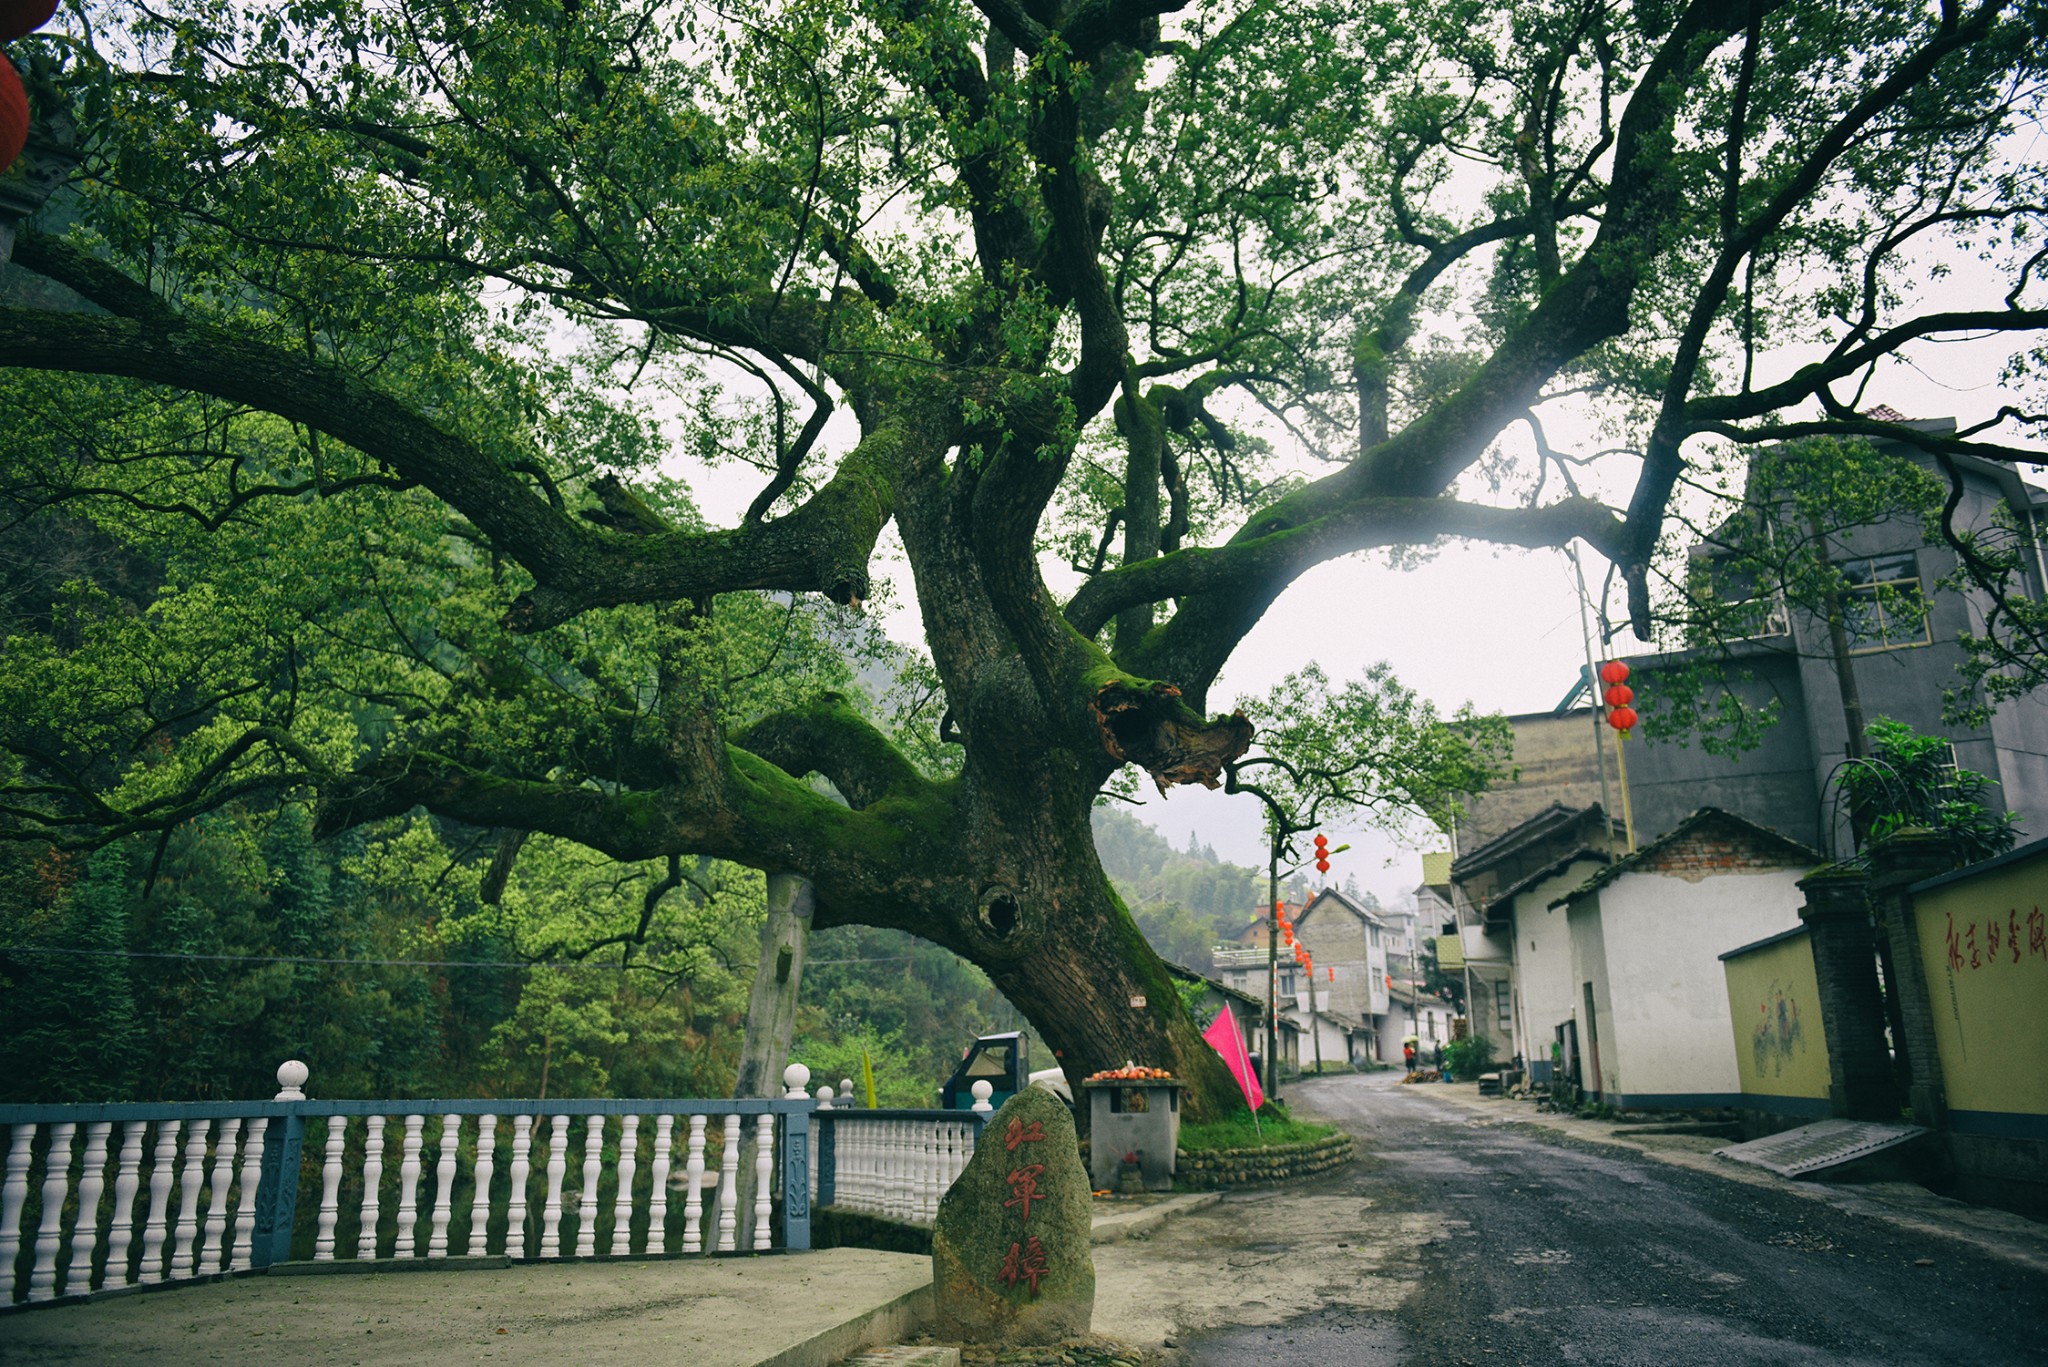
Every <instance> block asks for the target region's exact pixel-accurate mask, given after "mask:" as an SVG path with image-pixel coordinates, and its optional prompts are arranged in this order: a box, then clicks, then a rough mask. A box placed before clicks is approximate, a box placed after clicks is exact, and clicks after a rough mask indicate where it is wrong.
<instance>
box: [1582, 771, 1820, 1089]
mask: <svg viewBox="0 0 2048 1367" xmlns="http://www.w3.org/2000/svg"><path fill="white" fill-rule="evenodd" d="M1823 862H1825V861H1824V860H1823V859H1822V858H1821V856H1820V854H1819V853H1818V852H1816V851H1815V850H1813V849H1810V848H1809V847H1807V846H1805V845H1802V844H1800V843H1799V842H1797V841H1794V840H1788V839H1786V838H1785V837H1784V836H1782V835H1779V834H1778V833H1777V832H1776V831H1773V830H1770V829H1769V828H1767V827H1764V826H1759V825H1757V824H1756V823H1754V822H1751V821H1745V820H1744V819H1742V818H1741V817H1738V816H1734V815H1732V814H1730V813H1728V812H1724V811H1722V810H1720V809H1719V808H1715V807H1703V808H1701V809H1700V810H1699V811H1696V812H1694V813H1693V814H1692V815H1691V816H1689V817H1687V818H1686V819H1685V820H1684V821H1681V822H1679V823H1678V825H1677V826H1675V827H1674V828H1673V829H1672V830H1670V831H1669V832H1667V833H1665V834H1664V835H1662V836H1660V837H1658V838H1657V839H1656V840H1653V841H1651V842H1650V843H1649V844H1648V845H1645V846H1643V847H1642V848H1641V849H1639V850H1637V851H1636V852H1635V853H1634V854H1632V855H1629V856H1627V857H1626V858H1622V859H1618V860H1616V861H1615V862H1614V863H1612V864H1609V865H1607V866H1606V867H1605V868H1602V869H1601V870H1599V871H1598V872H1597V873H1595V874H1594V875H1593V876H1592V877H1590V878H1588V879H1587V880H1586V881H1585V882H1583V883H1581V884H1580V885H1579V886H1577V887H1576V888H1573V889H1572V890H1570V891H1569V892H1566V893H1564V894H1563V895H1562V896H1560V897H1558V898H1557V899H1556V900H1555V901H1554V902H1552V903H1551V904H1550V905H1551V906H1552V907H1553V908H1559V909H1563V910H1564V911H1565V913H1566V916H1567V919H1568V925H1569V938H1570V944H1571V963H1572V981H1573V982H1574V984H1575V985H1576V989H1577V998H1578V999H1577V1002H1576V1012H1575V1026H1576V1029H1577V1036H1578V1048H1579V1050H1580V1051H1582V1054H1583V1058H1584V1066H1583V1069H1582V1074H1581V1085H1582V1087H1583V1088H1584V1090H1585V1091H1587V1092H1588V1093H1591V1094H1594V1095H1596V1096H1597V1097H1598V1098H1599V1099H1600V1100H1602V1101H1605V1102H1607V1103H1608V1104H1610V1105H1613V1106H1618V1107H1627V1108H1631V1109H1638V1110H1641V1109H1660V1108H1661V1109H1688V1108H1694V1107H1710V1106H1735V1105H1738V1104H1740V1097H1741V1092H1742V1085H1741V1081H1740V1078H1739V1077H1738V1074H1737V1069H1736V1061H1735V1048H1734V1044H1733V1034H1732V1028H1733V1027H1732V1023H1731V1021H1730V1019H1729V1006H1728V987H1727V981H1726V976H1725V974H1724V972H1723V969H1722V966H1721V958H1720V956H1721V955H1722V954H1723V953H1724V952H1726V951H1727V950H1729V949H1732V948H1735V947H1736V946H1739V945H1746V944H1751V943H1753V942H1755V941H1758V940H1762V939H1765V938H1767V937H1769V936H1773V935H1777V934H1778V933H1780V932H1782V931H1787V930H1791V929H1793V928H1795V927H1796V926H1798V925H1799V924H1800V919H1799V909H1800V907H1801V906H1802V905H1804V902H1805V896H1804V894H1803V893H1802V892H1801V891H1800V890H1799V887H1798V883H1799V880H1800V879H1801V878H1803V877H1804V876H1805V875H1806V874H1807V873H1809V872H1810V871H1812V870H1813V869H1814V868H1815V867H1816V866H1818V865H1820V864H1821V863H1823Z"/></svg>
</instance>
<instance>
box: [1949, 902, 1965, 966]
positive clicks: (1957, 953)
mask: <svg viewBox="0 0 2048 1367" xmlns="http://www.w3.org/2000/svg"><path fill="white" fill-rule="evenodd" d="M1945 936H1946V939H1947V941H1948V966H1949V971H1950V972H1954V971H1955V970H1956V969H1959V968H1961V967H1962V966H1963V950H1962V944H1961V942H1960V941H1958V940H1957V939H1956V914H1955V913H1954V912H1950V913H1949V914H1948V930H1947V931H1946V932H1945Z"/></svg>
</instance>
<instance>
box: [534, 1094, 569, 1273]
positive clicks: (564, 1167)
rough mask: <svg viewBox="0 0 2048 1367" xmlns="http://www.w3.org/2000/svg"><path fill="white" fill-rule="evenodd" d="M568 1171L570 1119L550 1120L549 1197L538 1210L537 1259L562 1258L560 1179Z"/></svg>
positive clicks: (563, 1117)
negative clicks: (551, 1122) (551, 1126)
mask: <svg viewBox="0 0 2048 1367" xmlns="http://www.w3.org/2000/svg"><path fill="white" fill-rule="evenodd" d="M568 1171H569V1117H568V1116H566V1115H558V1116H555V1117H553V1129H552V1131H551V1133H550V1134H549V1136H548V1193H547V1199H546V1201H545V1202H544V1203H543V1204H542V1205H541V1208H540V1256H541V1257H543V1258H559V1257H561V1256H562V1175H563V1174H564V1173H566V1172H568Z"/></svg>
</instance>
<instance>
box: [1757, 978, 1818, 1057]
mask: <svg viewBox="0 0 2048 1367" xmlns="http://www.w3.org/2000/svg"><path fill="white" fill-rule="evenodd" d="M1757 1010H1758V1011H1759V1012H1761V1013H1762V1016H1763V1019H1761V1020H1759V1021H1758V1022H1757V1023H1756V1029H1755V1030H1753V1031H1751V1032H1750V1037H1749V1047H1750V1049H1751V1051H1752V1052H1753V1053H1754V1055H1755V1058H1756V1071H1757V1076H1759V1077H1762V1076H1763V1075H1764V1074H1765V1073H1766V1072H1768V1073H1769V1074H1770V1075H1771V1076H1772V1077H1778V1076H1781V1075H1782V1074H1783V1073H1784V1071H1785V1065H1786V1064H1788V1063H1790V1062H1791V1061H1792V1059H1793V1057H1794V1055H1795V1054H1804V1053H1805V1052H1806V1033H1805V1031H1803V1030H1802V1029H1801V1028H1800V1025H1799V999H1798V998H1797V997H1788V996H1786V995H1785V989H1784V988H1783V987H1780V986H1779V985H1778V984H1777V983H1772V984H1771V990H1770V991H1769V992H1768V993H1766V994H1765V996H1764V1000H1763V1001H1762V1002H1761V1003H1759V1004H1758V1006H1757Z"/></svg>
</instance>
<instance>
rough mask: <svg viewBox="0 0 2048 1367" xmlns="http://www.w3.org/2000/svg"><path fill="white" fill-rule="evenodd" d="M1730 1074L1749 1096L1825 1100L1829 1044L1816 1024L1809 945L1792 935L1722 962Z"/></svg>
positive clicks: (1814, 980)
mask: <svg viewBox="0 0 2048 1367" xmlns="http://www.w3.org/2000/svg"><path fill="white" fill-rule="evenodd" d="M1721 967H1722V969H1723V970H1724V971H1725V972H1726V973H1727V977H1728V1018H1729V1019H1730V1020H1731V1021H1733V1022H1734V1025H1735V1071H1736V1075H1737V1076H1738V1077H1740V1078H1741V1080H1742V1090H1743V1091H1744V1092H1747V1093H1749V1094H1751V1095H1753V1096H1801V1097H1817V1098H1819V1099H1820V1100H1822V1101H1825V1100H1827V1096H1828V1042H1827V1036H1826V1033H1825V1032H1824V1031H1823V1030H1822V1028H1821V1021H1820V983H1819V980H1818V979H1817V978H1816V977H1815V975H1814V971H1813V945H1812V943H1811V942H1810V940H1809V939H1808V937H1807V936H1805V935H1794V936H1792V937H1790V938H1788V939H1784V940H1780V941H1778V942H1777V943H1776V944H1773V945H1766V946H1765V947H1764V948H1762V949H1757V950H1751V951H1750V952H1749V953H1747V954H1739V955H1737V956H1736V957H1734V958H1732V959H1723V960H1722V961H1721Z"/></svg>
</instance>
